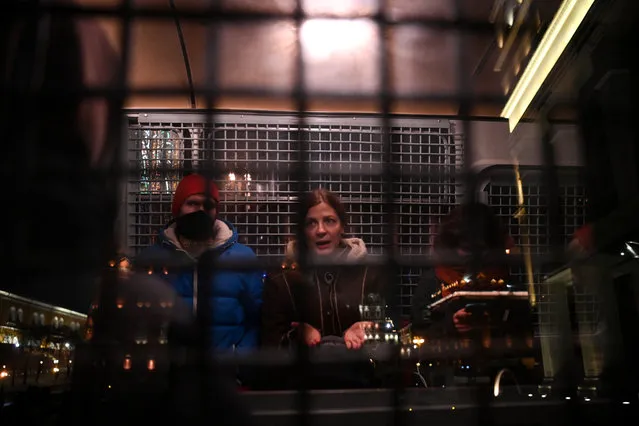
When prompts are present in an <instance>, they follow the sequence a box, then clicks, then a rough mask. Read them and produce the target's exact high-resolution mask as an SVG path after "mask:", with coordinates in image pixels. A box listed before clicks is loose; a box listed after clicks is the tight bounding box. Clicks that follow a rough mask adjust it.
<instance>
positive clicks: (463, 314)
mask: <svg viewBox="0 0 639 426" xmlns="http://www.w3.org/2000/svg"><path fill="white" fill-rule="evenodd" d="M483 317H484V320H485V319H487V318H488V313H487V312H484V315H483ZM453 325H454V326H455V329H456V330H457V331H458V332H459V333H468V332H469V331H471V330H473V329H475V328H477V327H479V326H480V325H481V321H480V318H478V316H477V315H474V314H473V313H472V312H468V311H467V310H466V308H461V309H460V310H458V311H457V312H455V314H453Z"/></svg>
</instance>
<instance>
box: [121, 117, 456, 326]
mask: <svg viewBox="0 0 639 426" xmlns="http://www.w3.org/2000/svg"><path fill="white" fill-rule="evenodd" d="M205 118H206V117H205V116H199V117H197V116H193V115H190V116H189V115H184V116H182V115H179V114H175V115H172V116H170V117H169V116H155V117H154V116H152V115H151V116H150V115H147V114H141V116H140V120H139V121H132V122H131V124H130V126H129V161H130V162H131V164H130V165H131V167H132V168H133V170H136V172H135V175H134V176H133V178H132V179H131V180H130V182H129V185H128V188H129V191H128V192H129V195H128V200H127V202H128V232H127V241H128V244H129V250H130V251H132V252H133V253H137V252H138V251H139V250H140V249H142V248H144V247H146V246H148V245H150V244H152V243H153V242H154V239H155V236H156V235H157V232H158V231H159V229H160V228H161V227H162V226H164V225H165V224H166V223H167V222H168V221H170V219H171V213H170V212H171V207H170V206H171V197H172V194H173V191H174V190H175V188H176V185H177V183H178V182H179V180H180V178H181V177H182V176H183V174H184V171H185V170H197V169H199V168H200V167H210V165H211V164H213V165H214V167H215V169H216V172H217V181H218V184H219V187H220V191H221V198H222V200H221V206H220V215H221V217H223V218H225V219H226V220H228V221H230V222H231V223H233V224H234V225H235V226H236V227H237V229H238V233H239V238H240V241H241V242H242V243H244V244H246V245H248V246H249V247H251V248H252V249H253V250H254V251H255V252H256V253H257V254H258V255H259V256H267V257H279V256H282V255H283V254H284V249H285V246H286V243H287V242H288V240H289V239H290V238H292V237H293V235H294V234H295V231H296V228H295V226H296V220H297V219H296V209H297V204H296V203H297V194H298V193H299V190H300V186H299V185H301V184H302V183H300V182H298V181H297V179H296V177H295V174H294V173H295V166H296V164H297V162H298V161H299V155H300V154H299V153H300V150H299V146H298V143H299V142H298V141H299V140H300V139H299V137H298V135H297V132H298V131H299V129H298V127H297V124H296V122H297V120H296V119H295V118H294V117H284V116H269V115H266V114H265V115H261V116H260V115H253V114H252V115H242V114H228V115H222V116H216V118H215V120H214V122H213V124H205ZM305 121H306V123H307V124H306V127H305V128H303V129H302V130H303V131H304V132H305V133H306V134H307V135H308V136H307V141H306V142H305V143H307V147H306V151H305V152H306V153H307V158H306V159H305V160H306V161H308V162H309V168H310V176H309V181H308V182H307V183H306V185H307V187H306V188H303V189H305V190H308V189H313V188H317V187H325V188H327V189H329V190H331V191H333V192H336V193H338V194H339V195H340V196H341V198H342V200H343V201H344V202H345V204H346V205H347V208H348V213H349V226H348V227H347V230H346V232H347V233H348V234H351V235H353V236H357V237H359V238H362V239H363V240H364V242H365V243H366V245H367V247H368V249H369V252H370V253H371V254H374V255H375V254H377V255H379V254H382V253H383V249H384V247H385V246H386V245H388V244H389V243H391V242H389V241H387V235H388V232H386V231H385V227H386V226H387V220H386V218H385V217H384V214H383V200H382V194H383V187H382V186H383V177H382V167H383V162H384V158H383V157H384V154H383V147H382V128H381V125H380V123H379V120H378V119H375V118H370V117H364V116H355V117H343V116H315V117H309V118H308V119H306V120H305ZM391 140H392V151H391V156H392V158H391V162H392V164H393V167H394V173H395V175H396V179H395V180H394V184H393V188H392V189H393V194H394V202H395V203H396V204H397V205H398V212H397V218H396V221H395V223H396V227H397V229H395V230H394V233H393V234H394V235H396V237H395V238H396V241H394V242H393V243H395V244H397V246H398V247H399V249H400V251H401V253H403V254H425V253H428V250H429V246H430V244H431V236H432V234H433V233H434V232H435V230H436V225H437V224H438V223H439V221H440V219H441V217H443V216H444V215H445V214H447V213H448V212H449V210H450V209H451V207H453V206H454V205H456V204H457V203H458V201H459V200H458V197H459V195H460V194H459V189H458V183H457V182H456V177H455V174H456V171H457V170H458V169H459V167H460V166H461V162H462V158H463V156H462V149H461V146H460V145H459V143H458V142H457V139H456V138H455V137H454V135H452V134H451V129H450V123H449V122H448V121H447V120H432V119H430V120H428V119H424V120H415V119H395V120H393V122H392V127H391ZM419 274H420V271H419V270H418V269H414V268H405V269H403V270H402V271H401V274H400V281H401V284H402V285H401V286H400V290H399V291H400V294H399V296H400V298H401V300H400V305H401V306H402V308H403V310H404V314H407V313H408V311H407V309H408V307H409V306H410V296H411V294H412V291H411V285H412V284H414V283H415V280H416V277H418V276H419Z"/></svg>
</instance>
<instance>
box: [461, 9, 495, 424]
mask: <svg viewBox="0 0 639 426" xmlns="http://www.w3.org/2000/svg"><path fill="white" fill-rule="evenodd" d="M455 8H456V11H455V15H456V18H457V21H458V22H461V21H463V20H464V16H463V10H464V2H463V1H462V0H455ZM466 37H467V34H466V32H465V31H464V30H462V29H458V30H457V34H456V40H457V88H458V94H459V96H460V98H459V99H460V105H459V116H460V119H461V121H462V128H463V137H464V139H463V150H464V164H463V171H464V173H463V179H464V182H465V187H466V189H465V191H464V204H468V205H469V204H472V203H474V202H476V200H477V190H478V181H477V178H476V176H475V174H474V173H473V170H472V165H473V152H472V144H471V139H472V136H471V128H470V122H469V120H468V117H469V116H470V113H471V109H472V106H473V105H472V100H471V97H472V90H471V89H472V88H471V85H470V81H469V76H470V75H471V72H470V67H468V66H467V63H466V62H467V61H466V54H467V49H466V40H465V38H466ZM465 219H466V220H467V221H468V223H466V224H465V226H466V232H469V234H470V235H469V237H470V243H471V253H472V258H471V261H470V264H469V265H468V266H469V272H470V274H471V276H473V277H474V276H476V275H477V273H478V272H480V271H481V264H480V263H479V262H480V258H479V255H480V253H479V250H478V246H477V243H478V241H477V231H478V227H477V224H476V223H475V220H474V219H475V218H474V217H468V218H465ZM475 339H476V340H477V341H476V342H475V350H474V358H475V359H474V363H475V364H483V363H484V362H485V359H484V358H485V356H484V352H485V351H484V349H483V345H482V344H481V341H480V340H481V339H479V334H477V337H475ZM475 397H476V403H477V424H478V425H480V426H486V425H490V424H492V417H491V410H490V403H491V401H490V393H489V389H488V387H487V386H486V385H483V384H480V383H476V384H475Z"/></svg>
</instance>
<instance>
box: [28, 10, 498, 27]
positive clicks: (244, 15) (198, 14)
mask: <svg viewBox="0 0 639 426" xmlns="http://www.w3.org/2000/svg"><path fill="white" fill-rule="evenodd" d="M122 13H123V12H122V11H121V9H119V8H117V7H115V8H114V7H104V6H86V5H76V4H73V5H69V4H52V5H42V6H39V7H38V8H37V9H36V10H33V9H32V8H30V7H28V6H22V5H20V6H18V7H16V14H17V15H18V16H21V15H24V14H26V15H28V16H33V15H41V14H51V15H65V16H74V15H75V16H90V17H92V18H98V17H104V18H121V17H122V16H123V15H122ZM300 13H301V16H302V17H303V18H308V17H310V16H308V15H307V14H306V13H304V11H303V10H302V11H301V12H297V11H295V12H292V13H291V12H262V13H253V12H249V11H234V10H223V9H220V8H213V9H211V8H189V9H186V8H185V10H180V11H179V14H178V16H179V17H180V18H181V19H184V20H185V21H187V22H188V21H196V22H203V21H204V22H207V23H220V22H270V21H274V20H275V21H281V20H283V19H295V18H296V17H298V16H300ZM131 16H132V17H134V18H135V19H156V20H167V21H172V20H173V19H174V16H175V14H174V13H173V12H172V11H171V10H170V9H168V8H153V7H136V8H134V9H132V15H131ZM312 18H316V19H320V18H328V19H338V20H340V19H341V20H347V19H353V18H361V16H352V15H351V16H349V15H341V16H335V15H334V14H313V16H312ZM369 18H370V19H373V20H375V21H377V22H380V23H383V24H384V25H388V26H396V25H419V26H423V27H430V28H436V29H441V30H454V31H464V32H472V33H474V34H480V33H485V34H493V33H494V27H493V25H492V24H491V23H490V22H486V21H483V20H482V21H475V20H469V19H465V18H456V19H452V20H446V19H438V18H428V17H420V18H410V17H406V18H402V19H389V18H388V17H386V16H383V15H381V14H377V15H373V16H370V17H369Z"/></svg>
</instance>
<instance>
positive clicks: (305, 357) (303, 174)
mask: <svg viewBox="0 0 639 426" xmlns="http://www.w3.org/2000/svg"><path fill="white" fill-rule="evenodd" d="M303 7H304V6H303V2H302V0H297V1H296V4H295V13H294V19H295V32H296V33H295V44H296V53H297V55H296V57H295V59H296V61H295V80H294V96H295V99H294V102H295V109H296V111H297V134H296V136H297V137H296V138H295V139H297V143H298V152H299V160H298V163H297V167H296V169H295V182H296V183H297V185H298V187H297V229H296V234H297V249H298V263H299V268H300V270H302V271H304V270H306V268H307V266H308V247H307V244H306V237H305V234H304V221H305V217H304V215H303V208H302V207H303V206H302V202H303V200H304V196H305V193H306V185H307V182H308V178H309V177H308V175H309V172H308V165H307V163H306V156H307V153H306V138H305V137H304V135H305V133H304V132H305V128H306V123H305V121H306V120H305V119H306V110H307V94H306V83H305V64H304V46H303V45H302V38H301V32H302V25H303V24H304V21H305V19H304V18H305V16H304V9H303ZM307 292H308V289H307V286H305V285H302V286H301V287H300V291H299V292H298V294H297V295H296V297H297V298H298V299H297V300H300V301H301V300H304V299H306V297H307ZM297 300H296V302H297ZM298 306H304V305H302V304H299V303H298ZM299 314H300V315H301V317H300V318H299V321H300V322H301V323H305V322H307V321H306V318H305V316H306V312H305V311H304V310H303V309H299ZM322 314H323V313H322ZM309 355H310V353H309V348H308V347H307V346H306V345H305V344H304V342H303V340H302V339H298V344H297V356H296V359H295V365H296V368H295V370H296V376H297V377H298V378H299V386H298V393H297V407H298V417H297V420H298V424H299V426H308V425H309V424H310V420H311V417H310V413H309V410H310V395H309V392H308V389H307V385H308V369H309V368H310V361H309Z"/></svg>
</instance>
